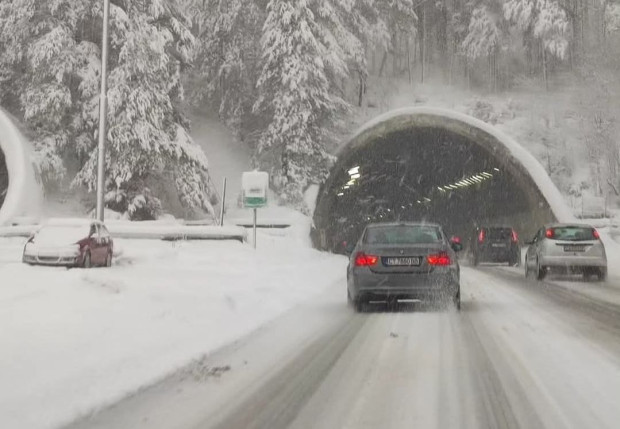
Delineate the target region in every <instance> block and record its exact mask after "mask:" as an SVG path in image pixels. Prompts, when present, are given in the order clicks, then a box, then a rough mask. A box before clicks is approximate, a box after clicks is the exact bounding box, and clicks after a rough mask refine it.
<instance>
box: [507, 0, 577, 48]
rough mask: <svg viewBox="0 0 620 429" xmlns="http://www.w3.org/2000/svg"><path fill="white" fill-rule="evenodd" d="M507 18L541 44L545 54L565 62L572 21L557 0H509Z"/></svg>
mask: <svg viewBox="0 0 620 429" xmlns="http://www.w3.org/2000/svg"><path fill="white" fill-rule="evenodd" d="M504 16H505V18H506V19H507V20H508V21H510V22H512V23H513V24H514V25H516V27H517V28H519V29H520V30H521V31H523V32H524V33H525V34H528V35H530V34H531V35H532V36H533V37H534V39H536V40H540V41H541V42H542V46H543V50H544V52H548V53H550V54H551V55H553V56H555V57H557V58H560V59H564V57H565V56H566V53H567V52H568V47H569V43H570V22H569V20H568V17H567V16H566V12H565V10H564V9H563V8H562V6H560V4H559V3H558V2H557V1H555V0H508V1H507V2H506V3H504Z"/></svg>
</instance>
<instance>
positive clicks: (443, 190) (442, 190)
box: [437, 186, 446, 192]
mask: <svg viewBox="0 0 620 429" xmlns="http://www.w3.org/2000/svg"><path fill="white" fill-rule="evenodd" d="M437 189H439V190H440V191H441V192H446V190H445V189H444V188H442V187H441V186H437Z"/></svg>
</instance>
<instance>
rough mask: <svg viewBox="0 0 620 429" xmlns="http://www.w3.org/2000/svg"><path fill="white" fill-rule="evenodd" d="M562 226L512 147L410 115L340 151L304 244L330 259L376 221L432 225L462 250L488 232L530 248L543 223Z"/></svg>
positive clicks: (455, 117)
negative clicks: (509, 232)
mask: <svg viewBox="0 0 620 429" xmlns="http://www.w3.org/2000/svg"><path fill="white" fill-rule="evenodd" d="M528 157H529V158H528ZM570 219H572V214H571V213H570V211H569V210H568V209H567V208H566V206H565V204H564V202H563V199H562V197H561V195H560V194H559V191H557V189H556V188H555V186H554V185H553V184H552V183H551V180H550V179H549V178H548V176H547V175H546V173H545V172H544V169H543V168H542V166H540V164H539V163H538V162H536V161H535V160H534V159H533V157H532V156H531V155H530V154H529V153H527V152H525V150H523V148H521V147H520V146H519V145H517V144H516V143H515V142H514V141H511V140H510V139H509V138H508V137H506V136H503V135H501V134H499V133H498V132H496V131H495V130H493V129H492V128H491V127H490V126H488V125H487V124H484V123H483V122H480V121H477V120H475V119H473V118H469V117H467V116H465V115H460V114H457V113H454V112H449V111H443V110H435V109H419V108H418V109H416V108H411V109H405V110H404V111H399V112H396V113H392V114H388V115H385V116H384V117H380V118H378V119H377V120H375V121H374V122H373V123H371V124H370V125H369V126H367V127H365V128H364V129H363V130H362V131H361V132H360V133H358V135H357V136H356V137H354V138H353V139H352V140H351V141H350V142H349V143H348V144H346V145H345V146H344V147H343V148H342V149H341V150H340V153H339V155H338V158H337V162H336V164H335V165H334V167H333V168H332V170H331V172H330V176H329V177H328V179H327V181H326V182H325V183H324V184H323V185H322V187H321V189H320V191H319V195H318V197H317V205H316V210H315V213H314V229H313V242H314V245H315V247H317V248H321V249H326V250H338V248H339V246H341V245H342V243H343V242H345V241H346V242H351V241H357V239H358V238H359V235H360V233H361V231H362V230H363V228H364V226H365V225H366V224H368V223H371V222H382V221H428V222H436V223H440V224H441V225H443V227H444V230H445V231H446V233H447V234H448V235H458V236H460V237H461V238H462V239H463V241H464V242H467V240H468V239H470V238H471V237H472V234H473V230H474V228H475V226H476V225H491V224H492V225H509V226H513V227H514V228H515V229H516V230H517V231H518V232H519V233H520V235H521V236H522V237H526V238H530V235H533V233H534V232H535V231H536V229H537V228H538V227H539V226H540V224H542V223H544V222H547V221H553V220H570Z"/></svg>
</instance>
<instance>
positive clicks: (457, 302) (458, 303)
mask: <svg viewBox="0 0 620 429" xmlns="http://www.w3.org/2000/svg"><path fill="white" fill-rule="evenodd" d="M454 308H455V309H456V311H461V292H460V291H459V292H458V293H457V294H456V295H455V296H454Z"/></svg>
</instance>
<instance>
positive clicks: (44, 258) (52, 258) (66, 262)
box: [22, 219, 114, 268]
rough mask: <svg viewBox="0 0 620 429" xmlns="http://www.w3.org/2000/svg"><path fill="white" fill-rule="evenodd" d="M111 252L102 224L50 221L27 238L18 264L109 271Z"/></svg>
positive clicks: (93, 221) (91, 221) (110, 242)
mask: <svg viewBox="0 0 620 429" xmlns="http://www.w3.org/2000/svg"><path fill="white" fill-rule="evenodd" d="M113 251H114V242H113V240H112V237H111V236H110V234H109V232H108V230H107V229H106V227H105V225H104V224H103V223H102V222H99V221H97V220H81V219H78V220H74V219H53V220H50V221H48V222H47V223H46V224H45V225H43V226H42V227H41V228H40V229H39V230H38V231H37V232H36V233H35V234H34V235H33V236H32V237H30V239H29V240H28V242H27V243H26V245H25V246H24V252H23V256H22V260H23V261H24V262H25V263H27V264H30V265H55V266H64V267H83V268H90V267H92V266H106V267H109V266H111V265H112V254H113Z"/></svg>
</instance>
